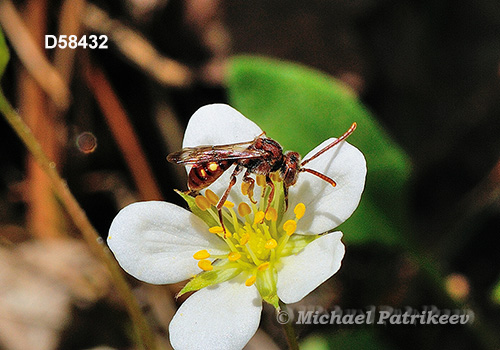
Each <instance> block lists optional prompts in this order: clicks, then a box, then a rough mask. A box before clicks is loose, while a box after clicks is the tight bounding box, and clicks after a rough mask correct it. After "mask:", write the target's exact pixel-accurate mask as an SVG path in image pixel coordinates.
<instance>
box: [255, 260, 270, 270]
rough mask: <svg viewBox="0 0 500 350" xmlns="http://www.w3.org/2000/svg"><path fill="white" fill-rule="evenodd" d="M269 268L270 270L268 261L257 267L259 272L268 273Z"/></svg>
mask: <svg viewBox="0 0 500 350" xmlns="http://www.w3.org/2000/svg"><path fill="white" fill-rule="evenodd" d="M268 268H269V261H266V262H264V263H262V264H260V265H259V266H258V267H257V269H258V270H259V271H266V270H267V269H268Z"/></svg>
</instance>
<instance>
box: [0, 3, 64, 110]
mask: <svg viewBox="0 0 500 350" xmlns="http://www.w3.org/2000/svg"><path fill="white" fill-rule="evenodd" d="M0 24H1V25H2V28H3V29H4V31H5V34H6V36H7V37H8V38H9V41H10V43H11V44H12V46H13V48H14V50H15V51H16V53H17V56H18V57H19V59H20V60H21V62H22V63H23V65H24V66H25V67H26V69H27V70H28V72H29V73H30V75H31V76H32V77H33V78H34V79H35V81H36V82H37V84H38V85H39V86H40V87H41V88H42V90H43V91H44V92H45V93H46V94H47V95H48V96H49V97H50V99H51V100H52V101H53V102H54V104H55V106H56V107H57V108H58V109H59V110H63V111H64V110H66V109H67V108H68V106H69V103H70V91H69V88H68V86H67V85H66V83H65V82H64V80H63V79H62V78H61V76H60V75H59V72H58V71H57V70H56V69H55V68H54V67H53V66H52V65H51V64H50V62H49V61H48V60H47V59H46V58H45V56H44V55H43V54H42V52H41V50H40V48H39V47H40V45H37V42H36V40H35V39H33V37H32V35H31V34H30V32H29V30H28V28H26V25H25V24H24V22H23V20H22V18H21V16H20V15H19V13H18V12H17V10H16V8H15V7H14V5H13V4H12V2H11V1H10V0H1V1H0Z"/></svg>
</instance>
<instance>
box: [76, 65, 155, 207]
mask: <svg viewBox="0 0 500 350" xmlns="http://www.w3.org/2000/svg"><path fill="white" fill-rule="evenodd" d="M84 75H85V80H86V82H87V85H88V86H89V88H90V90H91V91H92V93H93V94H94V97H95V98H96V100H97V102H98V104H99V107H100V108H101V110H102V112H103V114H104V116H105V118H106V122H107V123H108V125H109V127H110V129H111V132H112V134H113V136H114V138H115V140H116V142H117V143H118V145H119V147H120V149H121V150H122V152H123V155H124V157H125V161H126V162H127V165H128V167H129V169H130V171H131V173H132V176H133V178H134V181H135V184H136V186H137V188H138V190H139V193H140V195H141V197H142V199H144V200H152V199H157V200H160V199H163V196H162V194H161V191H160V188H159V186H158V184H157V183H156V180H155V178H154V176H153V171H152V170H151V168H150V167H149V164H148V162H147V160H146V156H145V154H144V152H143V151H142V148H141V146H140V143H139V140H138V139H137V136H136V134H135V132H134V129H133V128H132V125H131V123H130V120H129V118H128V116H127V114H126V112H125V109H124V108H123V106H122V105H121V103H120V101H119V100H118V97H117V96H116V94H115V92H114V91H113V88H112V87H111V84H110V83H109V82H108V80H107V79H106V77H105V75H104V73H103V72H102V71H101V70H100V69H99V68H97V67H95V66H91V65H90V64H86V65H85V73H84Z"/></svg>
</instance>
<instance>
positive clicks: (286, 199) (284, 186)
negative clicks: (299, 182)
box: [283, 181, 288, 211]
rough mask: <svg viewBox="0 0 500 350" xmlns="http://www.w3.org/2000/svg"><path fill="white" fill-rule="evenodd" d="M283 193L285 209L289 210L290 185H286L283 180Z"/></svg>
mask: <svg viewBox="0 0 500 350" xmlns="http://www.w3.org/2000/svg"><path fill="white" fill-rule="evenodd" d="M283 193H284V194H285V211H287V210H288V187H286V185H285V182H284V181H283Z"/></svg>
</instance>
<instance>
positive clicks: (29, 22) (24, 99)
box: [18, 0, 67, 238]
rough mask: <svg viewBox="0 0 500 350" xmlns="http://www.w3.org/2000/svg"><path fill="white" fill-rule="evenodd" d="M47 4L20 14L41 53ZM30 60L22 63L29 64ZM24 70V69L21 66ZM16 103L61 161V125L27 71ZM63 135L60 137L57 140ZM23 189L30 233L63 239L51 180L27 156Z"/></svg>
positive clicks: (40, 0) (32, 1)
mask: <svg viewBox="0 0 500 350" xmlns="http://www.w3.org/2000/svg"><path fill="white" fill-rule="evenodd" d="M46 14H47V1H46V0H29V1H27V2H26V4H25V8H24V11H23V20H24V25H25V27H26V29H27V30H29V33H28V35H30V37H31V38H32V39H33V43H35V45H37V46H36V47H35V49H39V50H41V48H42V43H43V38H44V33H45V31H46V27H47V24H46V21H47V16H46ZM31 59H32V57H27V61H25V62H24V63H25V64H27V65H29V64H30V62H31ZM23 68H24V67H23ZM18 73H19V85H18V104H19V108H20V110H22V111H23V112H22V113H23V115H24V117H25V120H26V123H27V124H28V125H29V126H30V128H31V129H32V130H33V132H34V134H35V137H36V138H37V140H38V142H40V143H41V145H42V147H43V149H44V150H45V152H47V154H48V156H49V157H50V158H51V159H53V160H54V161H56V162H59V160H60V159H61V150H62V148H61V145H62V144H63V143H64V142H65V141H63V140H62V138H63V136H62V135H65V128H64V126H63V125H62V124H61V123H59V122H58V120H57V118H55V117H54V114H55V113H53V112H52V111H51V109H52V110H53V109H55V108H54V106H53V104H52V103H50V102H49V99H48V98H47V96H46V94H45V93H44V92H43V91H42V89H41V88H40V86H39V85H38V84H37V82H36V81H35V79H33V77H32V76H31V75H30V72H29V71H28V70H26V69H20V70H19V72H18ZM60 136H62V137H60ZM26 172H27V176H26V181H25V184H26V189H27V191H28V192H29V196H28V199H29V201H28V202H29V203H28V204H29V205H28V212H27V217H26V219H27V224H28V227H29V229H30V232H31V233H32V234H33V235H34V236H35V237H37V238H54V237H63V236H65V235H66V232H67V222H66V218H65V217H64V215H63V213H62V212H61V206H60V204H59V203H58V201H57V198H56V197H55V196H54V193H53V192H52V190H51V186H50V179H49V178H48V176H47V174H45V172H44V171H43V170H42V169H41V168H40V166H39V165H38V164H37V162H36V161H35V160H34V159H33V157H30V156H28V157H27V166H26Z"/></svg>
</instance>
